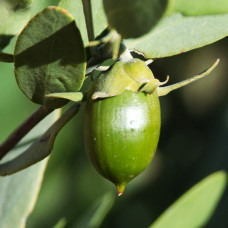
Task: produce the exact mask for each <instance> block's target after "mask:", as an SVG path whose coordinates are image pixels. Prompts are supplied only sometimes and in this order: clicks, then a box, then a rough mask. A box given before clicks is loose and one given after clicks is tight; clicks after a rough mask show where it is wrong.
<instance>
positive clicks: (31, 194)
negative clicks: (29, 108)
mask: <svg viewBox="0 0 228 228" xmlns="http://www.w3.org/2000/svg"><path fill="white" fill-rule="evenodd" d="M57 117H58V116H57V115H56V113H53V114H51V115H50V116H49V117H47V118H46V119H45V120H43V121H42V122H41V123H40V124H39V125H37V126H36V128H34V129H33V130H32V131H31V132H30V133H29V134H28V135H27V137H26V138H27V140H28V139H30V138H34V137H37V136H38V135H40V134H41V133H42V132H43V131H44V130H45V129H46V128H47V127H49V126H50V125H51V123H53V122H54V121H55V119H56V118H57ZM28 146H29V145H26V146H24V147H20V148H18V149H16V150H14V151H13V152H12V153H10V154H8V155H7V156H6V157H5V158H4V159H3V162H4V161H7V160H9V159H12V158H13V157H14V156H15V154H18V153H21V152H22V151H23V150H25V149H26V148H27V147H28ZM46 163H47V159H45V160H44V161H42V162H40V163H38V164H36V165H34V166H32V167H30V168H28V169H26V170H24V171H21V172H19V173H17V174H14V175H12V176H7V177H0V227H1V228H11V227H17V228H22V227H25V223H26V219H27V217H28V215H29V214H30V213H31V211H32V210H33V207H34V205H35V202H36V199H37V195H38V193H39V189H40V187H41V183H42V178H43V173H44V170H45V166H46Z"/></svg>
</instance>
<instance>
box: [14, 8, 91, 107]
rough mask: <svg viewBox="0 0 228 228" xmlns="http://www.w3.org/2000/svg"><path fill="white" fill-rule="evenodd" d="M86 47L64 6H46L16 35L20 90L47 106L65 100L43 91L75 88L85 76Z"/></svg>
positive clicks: (67, 90)
mask: <svg viewBox="0 0 228 228" xmlns="http://www.w3.org/2000/svg"><path fill="white" fill-rule="evenodd" d="M85 58H86V57H85V50H84V47H83V42H82V39H81V35H80V32H79V30H78V29H77V27H76V25H75V22H74V19H73V18H72V16H71V15H70V14H69V13H67V12H66V11H65V10H64V9H61V8H59V7H48V8H46V9H45V10H44V11H42V12H41V13H39V14H37V15H36V16H35V17H34V18H33V19H32V20H30V22H29V23H28V25H27V26H26V27H25V29H24V30H23V31H22V33H21V34H20V36H19V37H18V40H17V43H16V47H15V75H16V79H17V83H18V85H19V87H20V89H21V90H22V92H23V93H24V94H25V95H26V96H27V97H28V98H29V99H30V100H32V101H33V102H35V103H38V104H41V105H45V106H47V107H49V108H58V107H61V106H62V105H64V104H65V103H66V101H65V100H62V99H50V98H46V97H45V95H46V94H50V93H57V92H76V91H78V90H79V89H80V88H81V86H82V83H83V81H84V77H85V68H86V60H85Z"/></svg>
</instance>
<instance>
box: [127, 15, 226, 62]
mask: <svg viewBox="0 0 228 228" xmlns="http://www.w3.org/2000/svg"><path fill="white" fill-rule="evenodd" d="M227 24H228V14H222V15H213V16H200V17H184V16H182V15H181V14H174V15H171V16H167V17H165V18H164V19H163V20H162V21H161V23H159V25H158V26H156V28H155V29H154V30H152V32H150V33H149V34H147V35H145V36H143V37H140V38H138V39H128V40H126V41H125V43H126V45H127V46H128V48H133V49H136V50H138V51H140V52H143V53H144V54H145V55H146V56H147V58H161V57H166V56H172V55H176V54H180V53H183V52H187V51H190V50H192V49H196V48H200V47H203V46H205V45H208V44H211V43H213V42H216V41H218V40H220V39H222V38H224V37H226V36H227V35H228V26H227Z"/></svg>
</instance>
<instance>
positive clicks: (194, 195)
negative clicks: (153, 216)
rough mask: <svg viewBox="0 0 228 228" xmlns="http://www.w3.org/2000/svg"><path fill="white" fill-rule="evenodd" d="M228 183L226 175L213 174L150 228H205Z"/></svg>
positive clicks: (191, 190)
mask: <svg viewBox="0 0 228 228" xmlns="http://www.w3.org/2000/svg"><path fill="white" fill-rule="evenodd" d="M226 183H227V176H226V173H225V172H223V171H220V172H216V173H213V174H212V175H210V176H208V177H206V178H205V179H203V180H202V181H201V182H199V183H198V184H196V185H195V186H193V187H192V188H191V189H190V190H188V191H187V192H186V193H185V194H184V195H183V196H181V197H180V198H179V199H178V200H177V201H176V202H175V203H174V204H173V205H171V206H170V207H169V208H168V209H167V210H166V211H165V212H164V213H163V214H162V215H161V216H160V217H159V218H158V219H157V220H156V221H155V222H154V223H153V224H152V225H151V226H150V228H167V227H169V228H183V227H184V228H195V227H204V225H205V224H206V223H207V221H208V220H209V218H210V216H211V215H212V213H213V211H214V210H215V208H216V206H217V204H218V201H219V199H220V198H221V195H222V193H223V191H224V189H225V186H226Z"/></svg>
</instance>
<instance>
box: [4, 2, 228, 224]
mask: <svg viewBox="0 0 228 228" xmlns="http://www.w3.org/2000/svg"><path fill="white" fill-rule="evenodd" d="M57 3H58V1H57V0H55V1H54V0H40V1H35V6H34V9H33V15H34V14H36V12H38V11H40V10H42V9H43V8H45V7H46V6H48V5H57ZM14 45H15V39H13V40H12V42H11V44H10V46H8V47H7V48H6V49H5V51H6V52H8V53H12V52H13V49H14ZM170 45H171V44H170ZM227 49H228V39H227V38H226V39H223V40H221V41H219V42H216V43H214V44H212V45H209V46H205V47H203V48H200V49H197V50H194V51H191V52H188V53H183V54H181V55H177V56H173V57H168V58H163V59H158V60H156V61H154V62H153V63H152V64H151V65H150V66H151V69H152V71H153V72H154V75H155V76H156V77H157V78H159V79H160V80H165V78H166V75H170V81H169V84H172V83H175V82H178V81H180V80H183V79H184V78H189V77H190V76H192V75H194V74H196V73H199V72H201V71H203V70H204V69H206V68H207V67H209V66H210V65H211V64H212V63H213V62H214V61H215V60H216V59H217V58H220V59H221V62H220V64H219V65H218V67H217V68H216V69H215V70H214V71H213V72H212V73H211V75H209V76H208V77H207V78H206V79H203V80H201V81H198V82H196V83H194V84H192V85H190V86H188V87H186V88H182V89H180V90H177V91H175V92H172V93H171V94H169V95H168V96H165V97H161V98H160V102H161V112H162V128H161V137H160V142H159V145H158V149H157V152H156V155H155V158H154V160H153V161H152V163H151V165H150V166H149V167H148V168H147V169H146V170H145V171H144V172H143V173H142V174H141V175H140V176H139V177H137V178H136V179H135V180H133V181H132V182H131V183H130V184H129V185H128V186H127V188H126V192H125V193H124V194H123V196H121V197H117V194H116V189H115V187H114V186H113V185H112V184H111V183H109V182H108V181H106V180H105V179H103V178H102V177H100V175H99V174H97V172H96V171H95V170H94V168H93V167H92V165H91V163H90V161H89V159H88V157H87V155H86V151H85V147H84V142H83V137H82V136H83V135H82V132H83V122H82V120H83V107H82V108H81V111H80V113H79V114H78V115H77V116H76V117H75V118H74V119H73V120H72V121H70V123H68V124H67V125H66V126H65V127H64V129H63V130H62V131H61V133H60V134H59V136H58V137H57V141H56V143H55V147H54V150H53V152H52V155H51V156H50V160H49V163H48V166H47V170H46V173H45V176H44V180H43V186H42V188H41V192H40V195H39V198H38V201H37V204H36V206H35V209H34V211H33V212H32V214H31V216H30V217H29V219H28V223H27V227H28V228H40V227H53V226H54V225H55V224H56V223H57V222H58V221H59V220H60V219H61V218H65V219H66V221H67V225H66V227H80V224H78V222H79V221H82V220H81V219H82V218H83V216H84V214H85V213H87V211H88V210H89V209H90V208H91V207H93V205H94V203H96V202H97V200H98V199H99V198H101V197H103V196H104V195H105V194H106V193H109V194H111V195H110V196H111V197H113V198H114V201H115V202H114V205H113V207H112V209H111V210H110V212H109V214H108V215H107V216H106V218H105V219H104V221H103V223H102V225H101V226H100V227H102V228H114V227H115V228H125V227H131V228H139V227H140V228H144V227H148V226H149V225H150V224H151V223H152V222H153V221H154V220H155V219H156V218H157V217H158V215H160V214H161V213H162V212H163V211H164V210H165V209H166V208H167V207H168V206H169V205H170V204H171V203H173V202H174V201H175V200H176V199H177V198H178V197H179V196H180V195H182V194H183V193H184V192H185V191H186V190H187V189H189V188H190V187H191V186H193V185H194V184H195V183H196V182H198V181H200V180H201V179H203V178H204V177H205V176H207V175H209V174H211V173H212V172H214V171H217V170H221V169H223V170H226V171H228V162H227V161H228V89H227V85H228V77H227V71H228V67H227V66H228V64H227V63H228V51H227ZM0 72H1V77H0V86H1V88H0V104H1V108H0V126H1V131H0V140H1V141H3V140H4V139H5V138H6V137H7V135H9V133H10V132H11V131H12V130H13V129H14V128H15V127H16V126H17V125H19V124H20V123H21V122H22V121H23V120H24V119H25V118H26V117H27V116H29V115H30V113H31V112H32V111H34V110H35V109H36V108H37V105H35V104H32V103H31V102H30V101H29V100H27V99H26V97H25V96H24V95H23V94H22V92H21V91H20V90H19V89H18V87H17V84H16V81H15V77H14V73H13V64H6V63H0ZM208 200H210V199H208ZM227 214H228V190H226V191H225V194H224V195H223V197H222V200H221V201H220V203H219V205H218V208H217V210H216V212H215V213H214V215H213V216H212V218H211V219H210V221H209V223H208V224H207V226H206V227H207V228H214V227H217V228H227V227H228V217H227ZM81 227H83V226H81Z"/></svg>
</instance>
